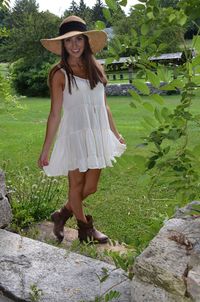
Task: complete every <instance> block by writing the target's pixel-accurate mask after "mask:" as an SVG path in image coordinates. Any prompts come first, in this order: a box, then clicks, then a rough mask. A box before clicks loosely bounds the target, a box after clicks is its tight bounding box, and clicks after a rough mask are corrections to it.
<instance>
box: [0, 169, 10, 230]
mask: <svg viewBox="0 0 200 302" xmlns="http://www.w3.org/2000/svg"><path fill="white" fill-rule="evenodd" d="M11 219H12V212H11V207H10V204H9V201H8V198H7V197H6V184H5V175H4V173H3V171H1V170H0V228H1V229H3V228H5V227H7V226H8V225H9V223H10V222H11Z"/></svg>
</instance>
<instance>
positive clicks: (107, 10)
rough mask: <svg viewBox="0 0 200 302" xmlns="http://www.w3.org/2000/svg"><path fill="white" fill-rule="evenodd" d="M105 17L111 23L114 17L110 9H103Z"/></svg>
mask: <svg viewBox="0 0 200 302" xmlns="http://www.w3.org/2000/svg"><path fill="white" fill-rule="evenodd" d="M103 15H104V17H105V18H106V20H108V21H111V19H112V17H111V14H110V11H109V9H108V8H105V7H103Z"/></svg>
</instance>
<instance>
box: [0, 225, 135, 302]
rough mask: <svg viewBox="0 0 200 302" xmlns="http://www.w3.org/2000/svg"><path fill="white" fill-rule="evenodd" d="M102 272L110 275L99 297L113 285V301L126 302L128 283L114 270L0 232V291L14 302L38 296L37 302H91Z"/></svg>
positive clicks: (120, 272) (64, 251)
mask: <svg viewBox="0 0 200 302" xmlns="http://www.w3.org/2000/svg"><path fill="white" fill-rule="evenodd" d="M104 268H106V269H107V270H108V271H109V274H110V275H109V278H108V279H107V280H106V281H105V282H103V283H102V285H101V287H102V289H101V293H103V292H105V291H106V290H108V289H109V288H111V287H112V286H114V285H116V286H115V287H114V288H112V290H117V291H119V292H120V293H121V296H120V298H118V299H116V300H115V301H121V302H128V301H130V300H131V298H130V282H129V281H128V280H127V279H126V278H125V277H124V274H123V272H122V271H121V270H119V269H117V270H116V269H115V267H114V266H112V265H109V264H107V263H104V262H102V261H98V260H94V259H91V258H88V257H85V256H82V255H78V254H76V253H70V252H67V251H66V250H64V249H59V248H57V247H54V246H50V245H48V244H45V243H42V242H38V241H35V240H32V239H28V238H25V237H21V236H19V235H17V234H13V233H10V232H7V231H5V230H0V288H2V289H3V291H4V292H5V293H7V295H10V296H12V297H15V300H17V299H18V300H20V299H21V300H23V301H31V300H30V297H31V293H32V294H33V293H34V292H38V293H41V296H40V300H39V301H40V302H68V301H69V302H80V301H92V300H94V298H95V296H98V295H99V294H100V282H99V280H98V277H97V275H98V276H102V269H104ZM117 284H118V285H117Z"/></svg>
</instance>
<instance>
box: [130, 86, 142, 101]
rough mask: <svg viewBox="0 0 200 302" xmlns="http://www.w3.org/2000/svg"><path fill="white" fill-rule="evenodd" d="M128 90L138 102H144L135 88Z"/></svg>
mask: <svg viewBox="0 0 200 302" xmlns="http://www.w3.org/2000/svg"><path fill="white" fill-rule="evenodd" d="M128 92H129V93H130V95H131V96H132V98H133V99H134V100H135V101H137V102H138V103H142V99H141V97H140V96H139V94H137V93H136V92H135V91H134V90H131V89H129V90H128Z"/></svg>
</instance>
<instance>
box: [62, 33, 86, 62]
mask: <svg viewBox="0 0 200 302" xmlns="http://www.w3.org/2000/svg"><path fill="white" fill-rule="evenodd" d="M64 46H65V49H66V51H67V52H68V54H69V56H71V57H73V58H80V56H81V55H82V53H83V51H84V48H85V40H84V37H83V35H79V36H74V37H71V38H68V39H65V40H64Z"/></svg>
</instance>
